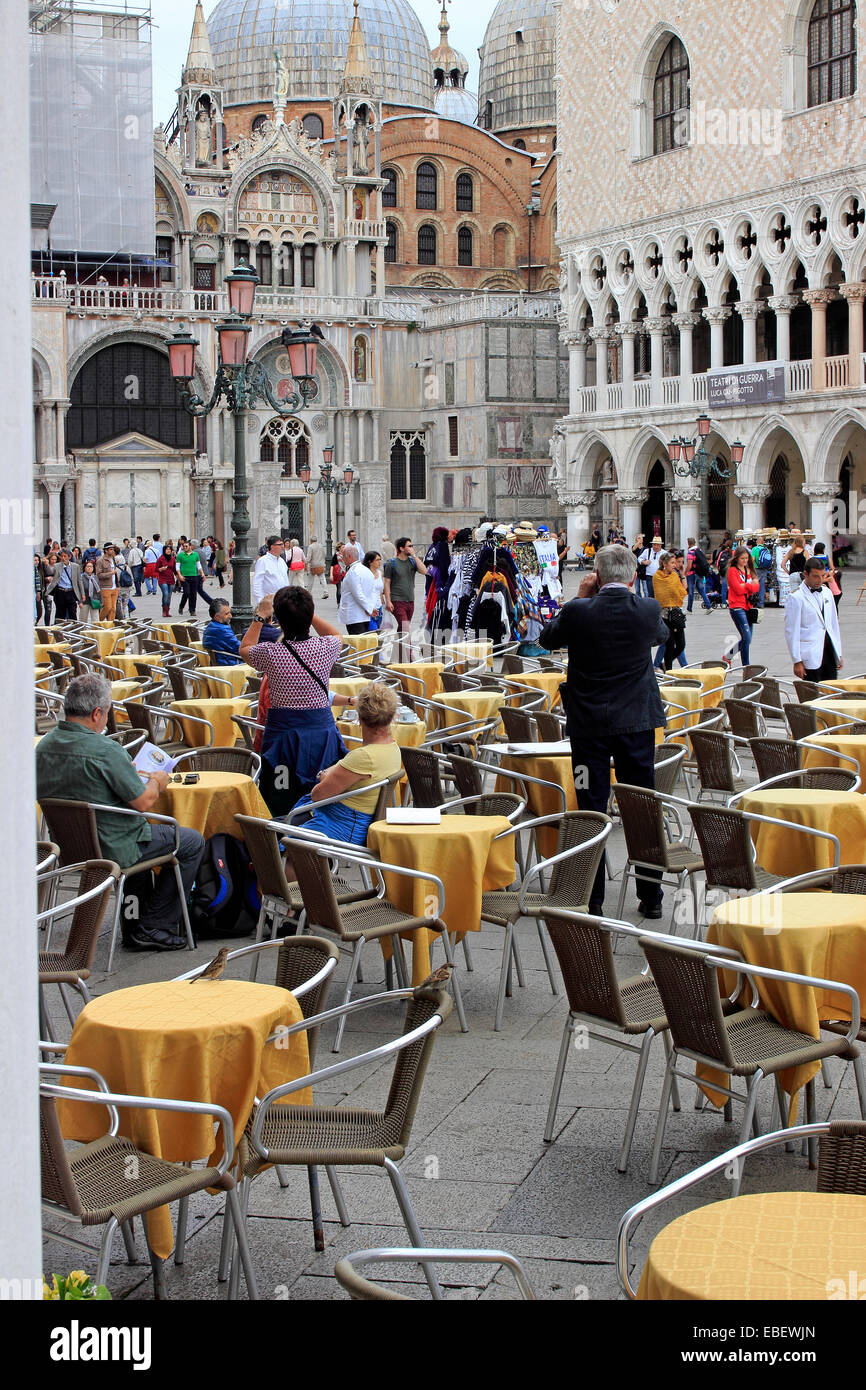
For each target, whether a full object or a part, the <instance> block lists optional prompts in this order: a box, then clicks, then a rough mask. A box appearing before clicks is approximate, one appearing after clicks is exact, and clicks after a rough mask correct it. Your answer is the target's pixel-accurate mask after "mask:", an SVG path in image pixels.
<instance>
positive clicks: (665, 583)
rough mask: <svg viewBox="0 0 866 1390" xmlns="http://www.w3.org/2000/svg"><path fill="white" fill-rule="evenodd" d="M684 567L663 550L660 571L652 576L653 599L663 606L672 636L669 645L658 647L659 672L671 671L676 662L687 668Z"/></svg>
mask: <svg viewBox="0 0 866 1390" xmlns="http://www.w3.org/2000/svg"><path fill="white" fill-rule="evenodd" d="M683 563H684V561H683V558H682V556H677V555H676V554H674V552H673V551H671V550H664V551H662V553H661V555H660V556H659V567H658V569H657V570H656V572H655V574H654V575H653V597H654V598H655V599H656V602H657V603H660V604H661V610H662V617H663V618H664V620H665V622H666V623H667V625H668V628H669V629H670V634H671V635H670V637H669V638H668V641H667V645H666V646H664V647H659V649H658V651H657V652H656V659H655V667H656V670H659V669H660V668H661V667H662V666H664V668H665V670H666V671H669V670H670V669H671V667H672V666H673V664H674V661H676V660H678V661H679V663H680V665H681V666H685V664H686V615H685V613H684V612H683V603H684V602H685V599H686V595H687V594H688V586H687V584H686V581H685V579H684V578H683V573H682V567H683Z"/></svg>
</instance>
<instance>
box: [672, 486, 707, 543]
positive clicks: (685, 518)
mask: <svg viewBox="0 0 866 1390" xmlns="http://www.w3.org/2000/svg"><path fill="white" fill-rule="evenodd" d="M673 500H674V501H675V502H677V503H679V508H680V537H679V546H680V549H681V550H685V549H686V548H687V547H688V543H689V538H690V537H692V536H693V537H694V538H695V540H697V538H698V536H699V535H700V529H699V528H700V524H701V489H700V488H699V487H676V488H674V492H673Z"/></svg>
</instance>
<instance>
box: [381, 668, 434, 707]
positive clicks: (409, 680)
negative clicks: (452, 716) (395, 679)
mask: <svg viewBox="0 0 866 1390" xmlns="http://www.w3.org/2000/svg"><path fill="white" fill-rule="evenodd" d="M386 669H387V670H388V671H393V672H394V674H395V675H397V676H399V677H400V684H401V685H402V687H403V689H404V690H405V691H406V694H407V695H418V696H420V697H421V698H422V699H424V700H432V699H433V698H434V697H435V696H436V695H438V694H439V693H440V691H441V690H442V672H443V671H444V669H445V663H444V662H443V661H390V662H389V663H388V666H387V668H386ZM419 681H423V682H424V689H423V691H421V690H420V689H419Z"/></svg>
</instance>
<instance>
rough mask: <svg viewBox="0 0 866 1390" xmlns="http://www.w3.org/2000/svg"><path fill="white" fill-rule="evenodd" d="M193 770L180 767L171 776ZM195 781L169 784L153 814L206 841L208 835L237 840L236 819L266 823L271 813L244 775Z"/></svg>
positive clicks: (202, 776)
mask: <svg viewBox="0 0 866 1390" xmlns="http://www.w3.org/2000/svg"><path fill="white" fill-rule="evenodd" d="M193 770H194V769H193V768H190V767H189V766H188V765H185V764H184V763H181V765H180V768H179V769H178V772H177V774H175V775H176V776H182V775H186V773H187V772H191V771H193ZM198 779H199V780H198V781H197V782H194V783H192V784H190V785H189V786H184V785H183V783H181V782H175V781H171V782H169V784H168V786H167V787H166V789H165V791H162V792H160V794H159V797H158V798H157V801H156V803H155V805H154V807H153V810H154V811H155V812H156V813H157V815H160V816H174V818H175V820H176V821H177V823H178V825H182V826H184V827H185V828H186V829H187V830H197V831H198V832H199V834H200V835H203V836H204V837H205V839H206V840H207V839H209V838H210V836H211V835H234V836H235V838H236V839H240V838H241V836H240V830H239V828H238V824H237V821H236V820H235V816H236V815H241V816H256V817H257V818H258V819H260V820H270V818H271V813H270V811H269V810H268V807H267V804H266V802H265V800H264V798H263V796H262V794H261V792H260V791H259V789H258V787H257V786H256V784H255V782H254V781H253V779H252V777H248V776H247V775H246V774H245V773H243V772H199V774H198Z"/></svg>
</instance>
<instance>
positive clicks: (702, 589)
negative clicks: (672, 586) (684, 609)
mask: <svg viewBox="0 0 866 1390" xmlns="http://www.w3.org/2000/svg"><path fill="white" fill-rule="evenodd" d="M686 587H687V588H688V591H689V605H688V611H689V612H690V613H691V611H692V604H693V603H694V601H695V589H697V591H698V593H699V594H700V596H701V601H702V602H703V605H704V607H705V608H712V606H713V605H712V604H711V603H710V601H709V599H708V598H707V581H706V580H705V579H704V577H703V575H701V574H695V573H694V571H692V573H691V574H687V575H686Z"/></svg>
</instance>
